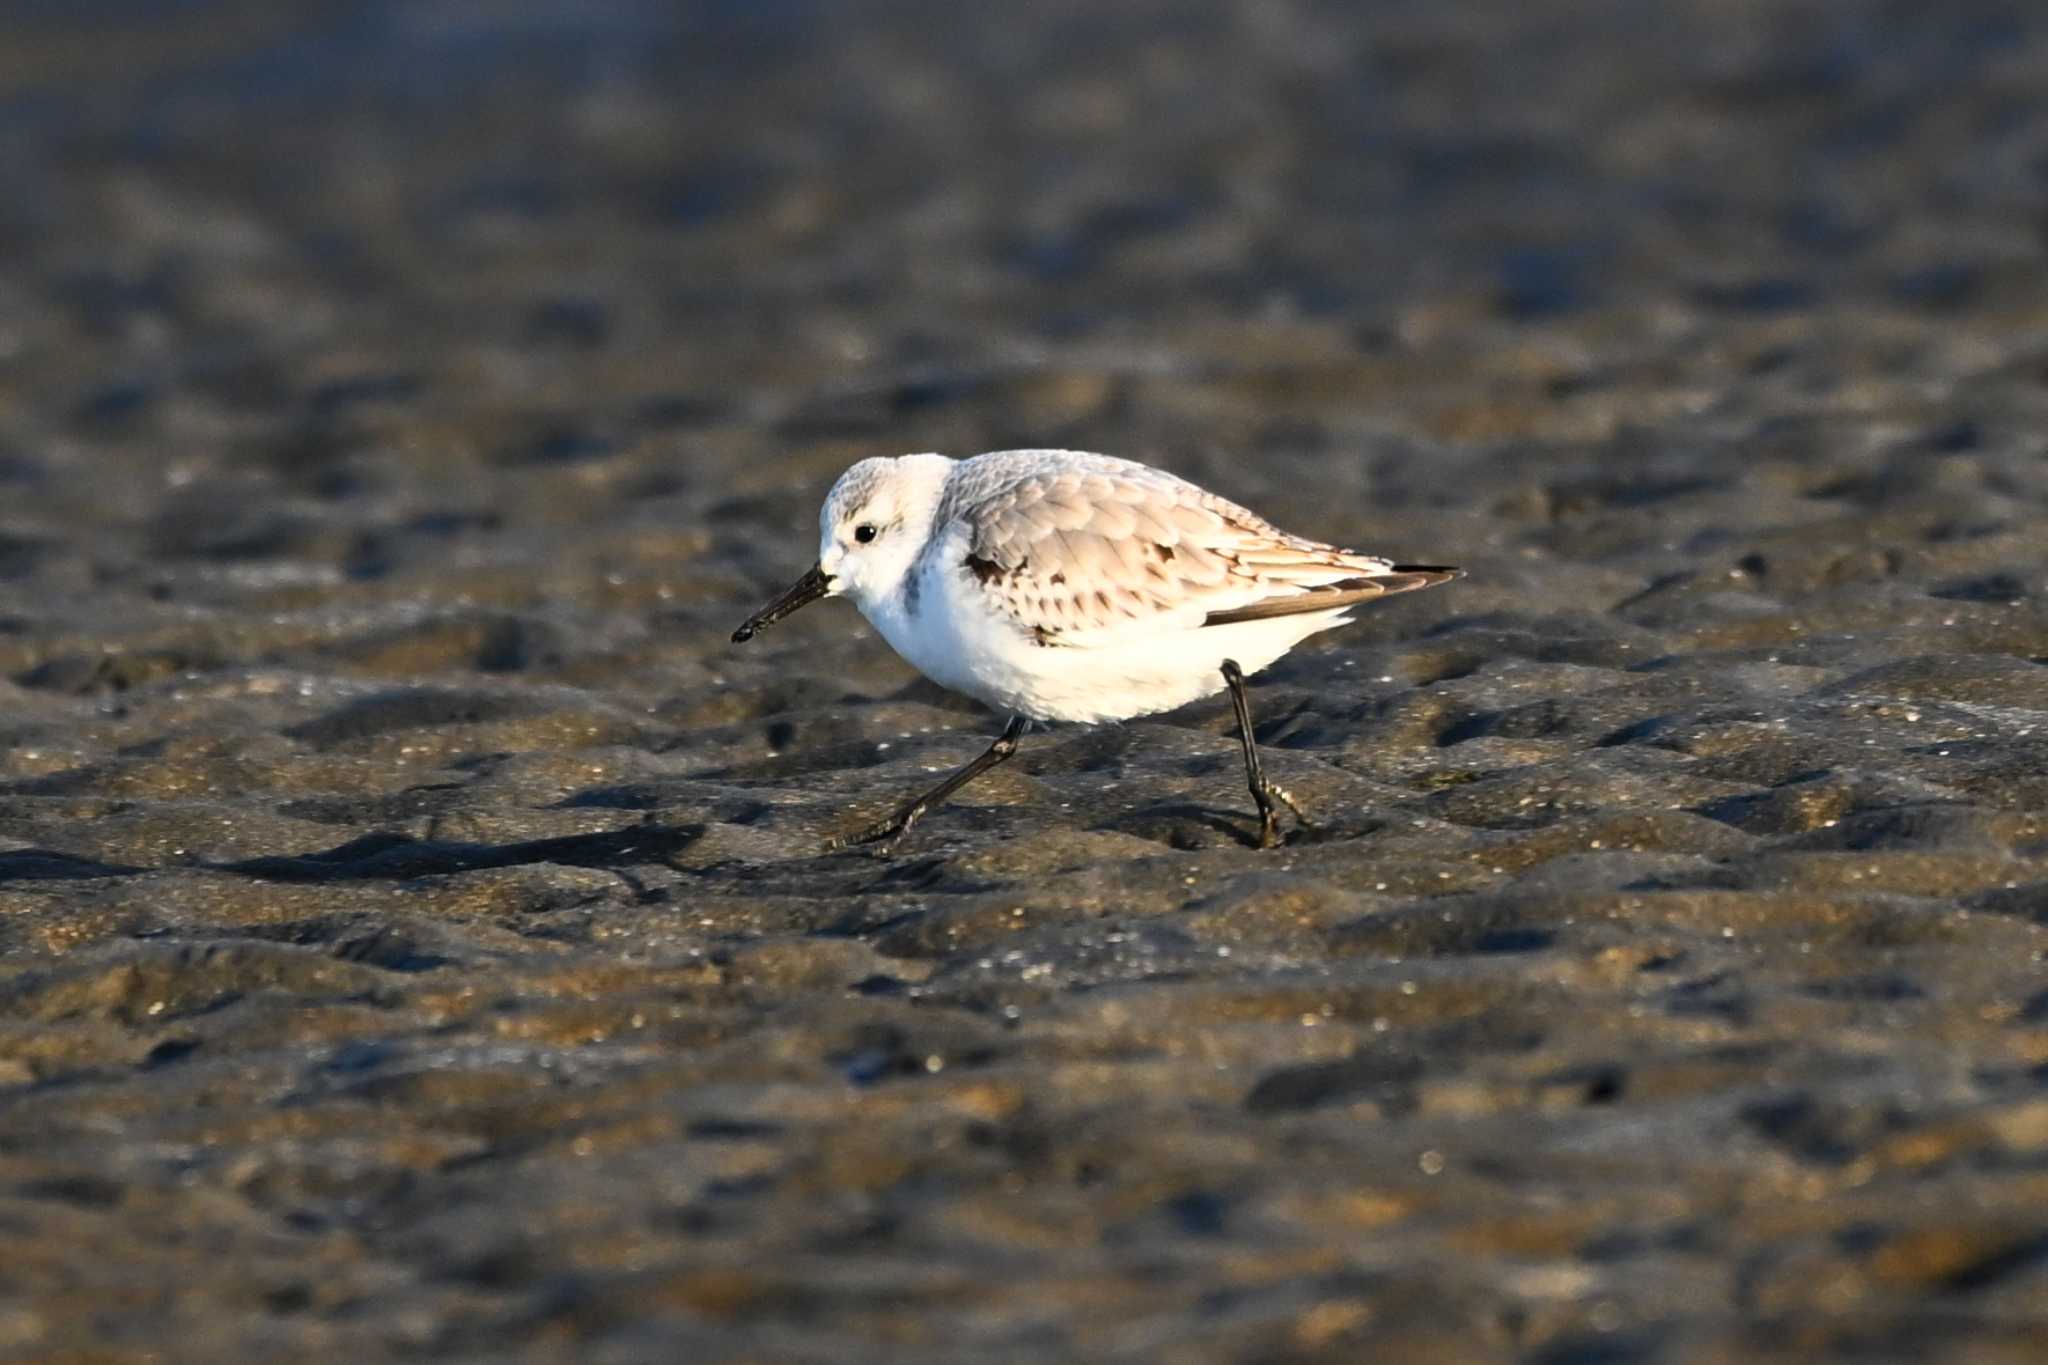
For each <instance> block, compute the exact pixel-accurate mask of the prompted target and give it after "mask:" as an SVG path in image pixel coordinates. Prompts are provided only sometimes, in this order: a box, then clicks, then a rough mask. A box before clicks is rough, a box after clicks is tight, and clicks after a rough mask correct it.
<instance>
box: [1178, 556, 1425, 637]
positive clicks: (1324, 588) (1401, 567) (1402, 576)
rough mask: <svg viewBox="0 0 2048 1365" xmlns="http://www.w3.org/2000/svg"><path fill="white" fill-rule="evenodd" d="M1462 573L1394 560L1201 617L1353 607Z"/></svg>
mask: <svg viewBox="0 0 2048 1365" xmlns="http://www.w3.org/2000/svg"><path fill="white" fill-rule="evenodd" d="M1464 576H1465V571H1464V570H1463V569H1454V568H1451V567H1450V566H1449V565H1433V564H1396V565H1395V566H1394V567H1393V568H1391V569H1389V570H1387V572H1385V573H1376V574H1369V575H1366V576H1364V577H1361V578H1346V579H1340V580H1339V581H1337V582H1335V583H1324V584H1322V585H1320V586H1318V587H1314V588H1310V589H1309V590H1308V591H1306V592H1298V593H1288V594H1287V595H1285V596H1282V597H1268V598H1266V599H1264V600H1263V601H1258V602H1253V603H1251V604H1249V605H1248V606H1242V607H1233V608H1231V609H1230V610H1229V611H1212V612H1210V613H1209V614H1208V616H1207V617H1205V618H1203V621H1202V624H1203V625H1205V626H1231V625H1236V624H1237V623H1238V622H1240V621H1263V620H1266V619H1267V618H1268V617H1273V616H1300V615H1303V614H1306V613H1308V612H1317V611H1336V610H1338V609H1340V608H1343V607H1355V606H1358V605H1360V604H1361V603H1365V602H1372V601H1376V600H1378V599H1379V598H1382V597H1387V596H1390V595H1392V594H1394V593H1397V592H1414V591H1415V590H1416V589H1417V588H1433V587H1435V586H1436V585H1437V584H1439V583H1448V582H1450V581H1451V580H1452V579H1454V578H1463V577H1464Z"/></svg>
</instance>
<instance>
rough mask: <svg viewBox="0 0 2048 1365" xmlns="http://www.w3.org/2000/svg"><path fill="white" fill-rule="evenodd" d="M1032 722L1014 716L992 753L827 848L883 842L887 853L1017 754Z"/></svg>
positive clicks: (835, 848)
mask: <svg viewBox="0 0 2048 1365" xmlns="http://www.w3.org/2000/svg"><path fill="white" fill-rule="evenodd" d="M1029 723H1030V722H1029V721H1027V720H1025V719H1024V717H1022V716H1012V717H1010V723H1009V724H1008V725H1005V726H1004V727H1003V732H1002V733H1001V734H1000V735H997V736H996V742H995V743H993V744H991V745H989V746H988V752H986V753H984V754H983V755H982V756H981V757H979V758H977V759H975V760H974V761H973V762H972V763H970V764H968V765H967V766H966V767H964V768H962V769H961V770H960V771H959V772H957V773H954V774H953V775H952V776H951V777H949V778H947V779H946V780H945V781H944V782H941V783H940V784H939V785H938V786H936V787H933V788H932V789H931V790H930V791H928V792H926V793H925V794H924V795H923V796H920V797H918V798H917V800H915V801H912V802H911V803H910V804H909V805H907V806H905V807H904V808H903V809H902V810H899V811H897V812H896V813H895V814H894V815H892V816H890V817H889V818H888V819H886V820H879V821H876V822H875V823H874V824H872V825H869V826H868V827H867V828H866V829H863V830H861V831H859V832H858V833H856V834H850V835H847V836H846V837H845V838H841V839H828V840H826V841H825V851H826V852H827V853H832V852H836V851H837V850H839V849H842V848H849V847H851V846H852V845H854V844H872V843H880V844H881V845H882V852H883V854H884V855H885V856H886V855H887V854H888V853H889V852H890V850H891V849H892V848H894V847H895V844H896V841H897V840H898V839H901V838H902V837H903V836H904V835H906V834H908V833H910V827H911V826H912V825H914V824H916V823H917V822H918V821H919V820H920V819H922V818H923V817H924V813H925V812H926V811H928V810H930V809H931V808H932V807H933V806H936V805H938V804H940V803H941V802H943V801H944V800H945V799H946V798H947V797H949V796H951V795H952V794H953V793H954V792H956V791H959V790H960V789H961V788H962V787H964V786H966V785H967V784H968V783H969V782H972V781H973V780H974V779H975V778H977V777H980V776H981V775H982V774H983V773H985V772H987V771H988V770H989V769H990V768H993V767H995V766H996V764H998V763H1001V762H1002V761H1003V760H1004V759H1006V758H1008V757H1009V756H1010V755H1011V754H1014V753H1016V752H1017V737H1018V736H1019V735H1021V734H1023V733H1024V727H1025V726H1026V725H1028V724H1029Z"/></svg>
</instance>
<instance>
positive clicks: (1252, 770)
mask: <svg viewBox="0 0 2048 1365" xmlns="http://www.w3.org/2000/svg"><path fill="white" fill-rule="evenodd" d="M1223 681H1224V682H1225V683H1226V684H1228V685H1229V687H1230V705H1231V709H1232V710H1234V711H1236V712H1237V734H1238V738H1240V739H1242V740H1243V741H1244V780H1245V785H1246V786H1248V787H1250V788H1251V792H1252V800H1253V801H1254V802H1256V803H1257V804H1258V807H1259V847H1260V848H1271V847H1273V845H1275V844H1277V843H1279V842H1280V817H1279V816H1278V815H1277V814H1275V813H1274V810H1273V801H1274V798H1276V797H1277V798H1279V801H1280V804H1281V805H1283V806H1285V807H1287V809H1289V810H1291V811H1293V812H1294V818H1295V819H1297V820H1299V821H1301V823H1302V824H1304V825H1308V824H1312V823H1313V822H1312V821H1311V820H1310V819H1309V818H1308V817H1307V816H1306V815H1303V814H1302V813H1301V807H1300V806H1297V805H1295V804H1294V798H1293V797H1291V796H1289V795H1288V794H1287V791H1286V789H1285V788H1283V787H1281V786H1280V784H1279V783H1277V782H1268V781H1267V780H1266V770H1265V767H1264V765H1262V764H1261V763H1260V762H1259V744H1258V741H1257V740H1255V739H1253V738H1252V705H1251V702H1250V701H1249V700H1248V699H1247V698H1246V697H1245V693H1244V670H1243V669H1242V668H1239V667H1238V666H1237V660H1235V659H1225V660H1224V661H1223Z"/></svg>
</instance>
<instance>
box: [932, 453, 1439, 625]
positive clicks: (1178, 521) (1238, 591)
mask: <svg viewBox="0 0 2048 1365" xmlns="http://www.w3.org/2000/svg"><path fill="white" fill-rule="evenodd" d="M959 515H960V519H961V521H962V522H964V523H965V528H966V553H965V555H964V557H963V558H962V560H961V565H960V572H962V573H963V574H966V575H969V578H968V580H967V584H968V586H969V588H970V589H972V590H976V591H979V592H980V593H981V594H982V595H983V598H984V600H985V601H986V603H987V604H988V605H989V606H990V607H992V608H993V609H994V610H996V611H997V612H998V613H999V614H1001V615H1003V616H1005V617H1006V618H1008V619H1009V620H1011V621H1013V622H1014V623H1015V624H1016V626H1017V627H1018V629H1019V630H1021V631H1023V632H1025V633H1027V634H1029V635H1031V636H1032V637H1033V638H1034V639H1036V640H1037V641H1039V642H1040V643H1042V644H1048V645H1063V646H1070V647H1076V648H1086V647H1090V646H1094V645H1100V644H1105V643H1109V642H1111V641H1115V642H1117V643H1123V644H1127V643H1128V642H1129V641H1130V640H1131V639H1132V638H1134V637H1139V636H1142V635H1144V634H1146V633H1148V632H1151V631H1158V632H1170V631H1180V630H1195V629H1201V628H1204V627H1211V626H1228V625H1233V624H1237V623H1241V622H1247V621H1258V620H1265V619H1268V618H1271V617H1275V616H1290V615H1298V614H1302V613H1310V612H1327V611H1336V610H1341V609H1343V608H1345V607H1350V606H1356V605H1359V604H1362V603H1365V602H1369V601H1372V600H1375V599H1377V598H1380V597H1385V596H1388V595H1390V594H1393V593H1398V592H1410V591H1413V590H1414V589H1417V588H1425V587H1429V586H1430V585H1432V584H1435V583H1442V582H1446V581H1448V580H1449V579H1451V578H1455V577H1457V576H1458V574H1459V571H1458V570H1456V569H1452V568H1448V567H1438V566H1420V565H1397V564H1394V563H1392V562H1391V561H1389V560H1385V559H1380V558H1376V557H1374V556H1371V555H1361V554H1356V553H1353V552H1352V551H1350V550H1342V549H1338V548H1337V547H1335V546H1332V545H1323V544H1320V543H1318V542H1316V541H1312V540H1306V539H1304V538H1302V537H1300V536H1292V535H1289V534H1287V533H1286V532H1284V531H1282V530H1280V529H1279V528H1277V527H1275V526H1273V525H1272V524H1271V523H1269V522H1267V521H1266V520H1265V519H1264V518H1262V517H1260V516H1258V515H1257V514H1256V513H1254V512H1251V511H1248V510H1246V509H1245V508H1242V507H1239V506H1238V505H1237V504H1235V503H1233V502H1230V501H1228V500H1227V499H1224V498H1219V497H1217V496H1216V495H1215V494H1213V493H1210V492H1208V491H1206V490H1204V489H1201V488H1197V487H1195V486H1194V485H1193V484H1189V483H1186V482H1183V481H1182V480H1179V479H1175V478H1172V477H1171V476H1169V475H1161V474H1158V473H1157V471H1153V470H1143V471H1142V473H1133V474H1129V475H1126V474H1120V473H1103V472H1094V471H1090V472H1082V471H1074V470H1048V471H1042V472H1038V473H1034V474H1031V475H1028V476H1026V477H1023V478H1019V479H1017V480H1016V481H1015V482H1012V483H1009V484H1007V485H1005V486H1004V487H1002V488H1000V489H997V490H995V491H994V492H992V493H990V494H988V495H987V496H984V497H981V498H979V499H977V500H975V502H974V503H973V504H972V505H971V506H969V507H966V508H964V509H962V510H961V512H960V514H959ZM954 543H955V544H956V545H957V544H958V542H957V541H956V542H954Z"/></svg>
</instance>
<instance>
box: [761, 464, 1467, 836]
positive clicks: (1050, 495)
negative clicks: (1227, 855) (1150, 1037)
mask: <svg viewBox="0 0 2048 1365" xmlns="http://www.w3.org/2000/svg"><path fill="white" fill-rule="evenodd" d="M1462 574H1463V570H1460V569H1455V568H1450V567H1447V566H1442V565H1421V564H1396V563H1394V562H1393V561H1392V560H1387V559H1380V558H1378V557H1376V556H1373V555H1362V554H1358V553H1355V552H1354V551H1351V550H1341V549H1338V548H1337V547H1336V546H1334V545H1324V544H1322V543H1320V542H1318V541H1313V540H1306V539H1303V538H1302V537H1300V536H1293V535H1289V534H1287V533H1286V532H1285V531H1282V530H1280V529H1279V528H1277V527H1275V526H1273V525H1272V524H1271V523H1270V522H1268V521H1266V520H1265V519H1264V518H1263V517H1260V516H1258V515H1257V514H1256V513H1253V512H1250V511H1247V510H1246V509H1244V508H1242V507H1239V506H1238V505H1237V504H1236V503H1234V502H1231V501H1229V500H1228V499H1225V498H1220V497H1218V496H1217V495H1216V494H1214V493H1211V492H1209V491H1208V490H1207V489H1204V488H1198V487H1196V486H1195V485H1194V484H1191V483H1189V482H1187V481H1186V480H1185V479H1180V478H1176V477H1174V476H1173V475H1171V474H1168V473H1166V472H1164V471H1163V470H1158V469H1154V468H1152V467H1151V466H1149V465H1142V464H1138V463H1137V462H1135V461H1132V460H1119V459H1116V458H1114V457H1113V456H1109V455H1094V454H1090V453H1088V452H1086V451H1078V450H997V451H991V452H990V453H988V454H986V455H976V456H974V457H973V458H971V459H966V460H954V459H950V458H948V457H947V456H944V455H902V456H897V457H895V458H892V459H879V458H878V459H872V460H862V461H861V462H860V463H859V464H856V465H854V466H853V467H852V468H851V469H848V470H847V471H846V472H845V473H844V474H842V475H840V476H839V482H837V483H835V484H833V485H832V492H831V493H830V494H829V495H828V496H827V497H826V499H825V506H824V507H823V509H822V510H820V512H819V513H818V562H817V563H816V564H814V565H812V566H811V569H810V572H808V573H806V574H805V575H804V576H803V577H802V578H800V579H798V580H797V581H796V583H795V584H794V585H793V586H792V587H791V588H790V589H789V591H787V592H785V593H783V594H782V595H781V596H780V597H778V598H776V599H775V600H774V601H773V602H770V603H769V604H768V605H767V606H765V607H763V608H761V610H759V611H757V612H755V613H754V614H753V615H752V616H750V617H748V618H747V620H746V623H745V624H744V625H742V626H741V627H740V628H739V629H738V630H736V631H734V632H733V633H732V638H733V640H734V642H735V643H737V642H741V641H746V640H750V639H752V638H753V637H754V634H755V632H757V631H759V630H762V629H764V628H766V627H768V626H771V625H773V624H775V623H776V622H777V621H780V620H781V619H782V618H783V617H785V616H788V615H789V614H790V613H791V612H793V611H795V610H797V608H799V607H801V606H804V605H805V604H806V603H809V602H814V601H816V600H817V599H819V598H821V597H833V596H840V595H844V596H847V597H851V598H852V599H853V602H854V605H855V606H857V607H859V608H860V612H861V615H863V616H865V617H867V618H868V620H869V621H870V622H872V623H873V624H874V626H875V628H876V629H877V630H879V631H881V633H882V638H883V639H885V640H887V641H888V642H889V644H890V645H891V646H892V647H893V648H894V649H895V650H896V652H897V653H898V654H901V655H902V656H903V657H904V658H905V659H907V660H908V661H909V662H910V663H911V664H913V665H914V666H915V667H916V668H917V670H918V671H919V672H921V673H923V674H924V675H925V676H926V677H927V678H930V679H931V680H932V681H933V682H935V683H938V684H939V685H940V686H942V687H947V688H951V689H952V690H953V691H955V692H962V693H965V694H966V695H967V696H970V697H973V698H974V699H975V700H977V701H980V702H983V703H985V704H986V705H989V706H992V707H995V708H997V709H999V710H1007V711H1009V712H1010V722H1009V724H1008V725H1006V726H1004V727H1003V733H1002V735H1001V736H1000V737H999V738H998V739H997V740H996V742H995V743H994V744H992V745H990V746H989V749H988V752H986V753H984V754H982V755H981V757H979V758H977V759H975V760H974V761H973V762H972V763H969V764H968V765H967V766H966V767H964V768H962V769H961V770H960V771H959V772H957V773H955V774H953V775H952V776H951V777H949V778H947V779H946V780H945V781H944V782H941V783H940V784H939V785H938V786H936V787H934V788H933V789H932V790H931V791H928V792H926V793H925V794H924V795H922V796H920V797H918V798H917V799H916V800H915V801H912V802H911V803H910V804H908V805H906V806H904V807H903V808H902V809H901V810H899V811H897V812H896V813H895V814H894V815H892V816H890V817H889V818H888V819H886V820H882V821H878V822H876V823H875V824H873V825H871V826H869V827H867V828H865V829H863V830H861V831H859V832H858V833H856V834H854V835H852V836H850V837H847V838H844V839H835V840H833V841H832V842H831V843H830V844H829V845H828V848H843V847H846V846H847V845H849V844H857V843H870V842H876V841H881V842H882V843H883V847H884V851H887V849H888V848H890V847H892V846H893V845H894V844H895V842H896V841H897V840H898V839H900V838H901V837H902V836H903V835H904V833H906V832H907V831H908V830H909V829H910V827H911V826H912V825H913V824H915V823H916V822H917V820H918V818H919V817H920V816H922V815H923V814H924V813H925V812H926V811H928V810H930V809H931V808H932V807H933V806H936V805H938V804H939V803H940V802H942V801H944V800H945V799H946V798H947V797H949V796H951V795H952V794H953V793H954V792H956V791H958V790H959V789H960V788H961V787H963V786H965V785H966V784H967V783H968V782H971V781H972V780H973V779H974V778H975V777H977V776H979V775H980V774H981V773H984V772H986V771H988V770H989V769H990V768H993V767H994V766H995V765H996V764H998V763H1001V762H1002V761H1003V760H1004V759H1006V758H1008V757H1009V756H1010V755H1011V754H1013V753H1015V752H1016V751H1017V738H1018V736H1019V735H1021V734H1023V733H1024V728H1025V726H1026V725H1027V724H1028V723H1030V722H1031V721H1082V722H1097V721H1108V720H1128V719H1130V718H1131V717H1133V716H1144V715H1151V714H1152V713H1154V712H1157V711H1167V710H1171V709H1172V708H1173V707H1176V706H1180V705H1183V704H1185V703H1187V702H1191V701H1194V700H1195V699H1197V698H1199V697H1206V696H1210V695H1212V694H1213V693H1215V692H1217V691H1219V690H1221V689H1223V688H1228V689H1229V690H1230V701H1231V705H1232V707H1233V708H1234V709H1235V710H1236V712H1237V727H1238V734H1239V736H1240V738H1241V739H1242V741H1243V744H1244V766H1245V779H1246V781H1247V783H1248V784H1249V785H1250V787H1251V794H1252V800H1253V801H1254V802H1256V803H1257V805H1258V810H1259V847H1261V848H1271V847H1272V846H1273V845H1274V843H1276V842H1277V840H1278V834H1279V821H1278V818H1277V817H1276V815H1275V813H1274V808H1273V805H1274V802H1275V801H1276V800H1277V801H1279V802H1280V803H1281V804H1283V805H1285V806H1286V807H1287V808H1288V809H1289V810H1291V811H1293V812H1294V815H1295V818H1296V819H1297V820H1300V821H1302V823H1304V824H1306V823H1308V821H1307V817H1305V816H1304V815H1303V814H1302V812H1301V807H1300V806H1298V805H1296V804H1295V802H1294V799H1293V798H1292V797H1290V796H1289V795H1288V794H1287V793H1286V792H1285V791H1283V790H1281V789H1280V788H1279V787H1278V786H1276V785H1274V784H1273V783H1272V782H1269V781H1267V780H1266V777H1265V774H1264V773H1263V771H1261V769H1260V765H1259V749H1258V745H1257V744H1256V743H1255V742H1254V741H1253V739H1252V716H1251V707H1250V705H1249V703H1247V702H1246V700H1245V691H1244V679H1245V675H1246V674H1248V673H1256V672H1258V671H1259V670H1260V669H1262V668H1264V667H1265V666H1266V665H1267V664H1270V663H1272V662H1273V661H1274V660H1275V659H1277V658H1279V657H1280V656H1281V655H1282V654H1285V653H1286V652H1287V651H1288V650H1290V649H1292V648H1293V647H1294V646H1295V645H1297V644H1299V643H1300V642H1301V641H1302V640H1304V639H1306V638H1307V637H1309V636H1311V635H1314V634H1315V633H1316V632H1317V631H1322V630H1328V629H1329V628H1330V627H1332V626H1335V625H1341V624H1342V623H1344V622H1345V621H1347V620H1349V619H1350V612H1351V609H1352V608H1354V607H1358V606H1362V605H1364V604H1365V603H1367V602H1373V601H1377V600H1378V599H1380V598H1382V597H1385V596H1387V595H1388V594H1390V593H1397V592H1409V591H1411V590H1413V589H1415V588H1427V587H1430V586H1433V585H1434V584H1437V583H1444V582H1448V581H1449V580H1451V579H1453V578H1458V577H1461V576H1462Z"/></svg>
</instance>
